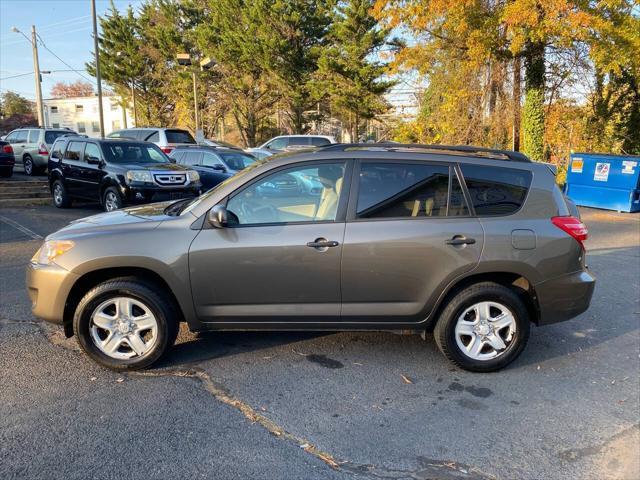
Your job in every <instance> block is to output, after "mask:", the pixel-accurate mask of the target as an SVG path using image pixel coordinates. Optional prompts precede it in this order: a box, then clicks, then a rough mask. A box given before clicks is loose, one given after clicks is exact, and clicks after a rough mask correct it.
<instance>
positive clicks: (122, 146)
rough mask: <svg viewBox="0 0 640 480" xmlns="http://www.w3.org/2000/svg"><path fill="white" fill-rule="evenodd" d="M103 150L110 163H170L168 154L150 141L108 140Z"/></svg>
mask: <svg viewBox="0 0 640 480" xmlns="http://www.w3.org/2000/svg"><path fill="white" fill-rule="evenodd" d="M103 151H104V154H105V157H106V160H107V162H108V163H169V159H168V158H167V156H166V155H165V154H164V153H162V152H161V151H160V149H159V148H158V147H156V146H155V145H153V144H149V143H135V142H131V141H129V140H125V141H123V142H108V143H105V144H103Z"/></svg>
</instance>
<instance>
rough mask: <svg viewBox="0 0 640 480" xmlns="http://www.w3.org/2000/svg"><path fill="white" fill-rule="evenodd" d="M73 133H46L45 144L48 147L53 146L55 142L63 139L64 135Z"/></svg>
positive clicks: (53, 131) (62, 131)
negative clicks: (60, 138)
mask: <svg viewBox="0 0 640 480" xmlns="http://www.w3.org/2000/svg"><path fill="white" fill-rule="evenodd" d="M71 133H74V132H71V131H69V130H61V131H55V130H49V131H46V132H44V143H46V144H47V145H51V144H52V143H53V142H55V141H56V138H58V137H61V136H62V135H69V134H71Z"/></svg>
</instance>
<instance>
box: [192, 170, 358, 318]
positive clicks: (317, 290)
mask: <svg viewBox="0 0 640 480" xmlns="http://www.w3.org/2000/svg"><path fill="white" fill-rule="evenodd" d="M349 168H350V167H349ZM349 168H347V163H346V162H344V161H331V162H313V163H312V162H306V163H304V164H298V165H297V166H293V167H288V168H279V169H277V170H276V171H271V172H269V173H266V174H265V175H263V176H261V177H259V178H258V179H257V180H255V181H252V182H250V183H249V184H248V185H246V186H243V187H241V188H240V189H239V190H238V191H236V192H235V193H234V194H232V195H231V196H230V198H229V199H228V201H227V211H228V215H229V225H228V227H227V228H222V229H216V228H205V229H203V230H202V231H201V232H200V233H199V234H198V236H197V237H196V238H195V240H194V241H193V243H192V245H191V248H190V251H189V266H190V274H191V288H192V292H193V301H194V304H195V308H196V310H197V314H198V316H199V317H200V318H201V319H203V321H208V322H224V323H226V324H229V323H238V324H240V323H242V324H249V323H254V322H258V323H259V322H284V323H291V322H311V321H337V320H338V318H339V313H340V258H341V253H342V240H343V236H344V227H345V223H344V212H345V210H346V198H347V193H348V192H347V188H346V187H344V186H345V185H348V184H349V183H348V178H349V176H350V170H349ZM300 178H312V179H314V180H315V181H317V182H318V183H321V184H322V185H323V191H322V192H319V193H311V192H310V191H308V190H307V189H305V188H304V186H303V184H302V182H301V181H300ZM345 182H346V183H345ZM292 185H298V187H297V188H293V187H292ZM278 186H280V187H278Z"/></svg>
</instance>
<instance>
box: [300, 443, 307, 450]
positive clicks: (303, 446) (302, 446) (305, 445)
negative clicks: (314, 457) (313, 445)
mask: <svg viewBox="0 0 640 480" xmlns="http://www.w3.org/2000/svg"><path fill="white" fill-rule="evenodd" d="M300 448H304V449H307V448H309V444H308V443H303V444H302V445H300Z"/></svg>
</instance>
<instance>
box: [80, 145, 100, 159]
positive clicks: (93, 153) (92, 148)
mask: <svg viewBox="0 0 640 480" xmlns="http://www.w3.org/2000/svg"><path fill="white" fill-rule="evenodd" d="M84 158H85V160H87V161H89V160H93V161H100V159H101V158H102V154H101V153H100V147H98V145H96V144H95V143H87V146H86V147H85V149H84Z"/></svg>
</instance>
